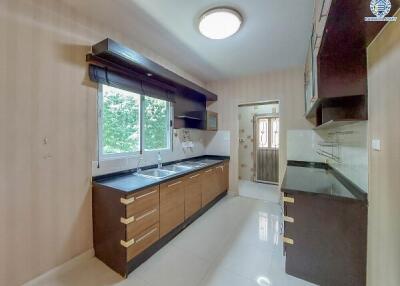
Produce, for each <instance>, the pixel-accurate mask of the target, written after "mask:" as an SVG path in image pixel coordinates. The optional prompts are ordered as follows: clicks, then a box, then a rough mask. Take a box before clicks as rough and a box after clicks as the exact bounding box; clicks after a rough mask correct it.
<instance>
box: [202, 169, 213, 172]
mask: <svg viewBox="0 0 400 286" xmlns="http://www.w3.org/2000/svg"><path fill="white" fill-rule="evenodd" d="M211 171H212V169H210V170H207V171H205V172H204V173H210V172H211Z"/></svg>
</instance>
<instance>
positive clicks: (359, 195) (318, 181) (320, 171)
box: [281, 161, 367, 202]
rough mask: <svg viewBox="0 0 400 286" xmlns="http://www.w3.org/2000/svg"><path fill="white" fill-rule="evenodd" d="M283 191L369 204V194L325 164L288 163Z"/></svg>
mask: <svg viewBox="0 0 400 286" xmlns="http://www.w3.org/2000/svg"><path fill="white" fill-rule="evenodd" d="M281 189H282V191H284V192H286V193H298V192H303V193H310V194H313V195H321V196H326V197H332V198H343V199H351V200H362V201H365V202H367V193H365V192H364V191H363V190H362V189H360V188H359V187H357V186H356V185H355V184H354V183H352V182H351V181H350V180H348V179H347V178H346V177H344V176H343V175H342V174H340V173H339V172H337V171H336V170H334V169H332V168H331V167H330V166H329V165H326V164H323V163H309V162H299V161H288V166H287V169H286V174H285V177H284V179H283V182H282V186H281Z"/></svg>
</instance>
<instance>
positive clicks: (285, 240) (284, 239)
mask: <svg viewBox="0 0 400 286" xmlns="http://www.w3.org/2000/svg"><path fill="white" fill-rule="evenodd" d="M282 240H283V242H284V243H286V244H290V245H293V244H294V241H293V239H291V238H287V237H284V236H282Z"/></svg>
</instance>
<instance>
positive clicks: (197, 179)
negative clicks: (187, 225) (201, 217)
mask: <svg viewBox="0 0 400 286" xmlns="http://www.w3.org/2000/svg"><path fill="white" fill-rule="evenodd" d="M202 176H203V173H202V172H197V173H194V174H191V175H189V176H187V177H186V178H185V183H186V185H185V219H187V218H189V217H191V216H192V215H193V214H194V213H196V212H197V211H198V210H200V209H201V185H202Z"/></svg>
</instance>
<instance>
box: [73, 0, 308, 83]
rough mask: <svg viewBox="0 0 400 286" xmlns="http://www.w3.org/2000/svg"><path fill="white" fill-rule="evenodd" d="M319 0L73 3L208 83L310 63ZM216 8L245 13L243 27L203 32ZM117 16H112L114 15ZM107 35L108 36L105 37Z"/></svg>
mask: <svg viewBox="0 0 400 286" xmlns="http://www.w3.org/2000/svg"><path fill="white" fill-rule="evenodd" d="M313 2H314V0H227V1H223V2H221V1H216V0H114V1H108V0H107V1H106V0H96V1H94V0H85V1H71V2H69V3H70V4H71V3H75V6H76V7H75V8H78V9H79V11H81V12H82V11H83V10H86V11H87V12H88V13H89V12H90V11H93V9H92V8H93V5H95V6H96V9H95V11H96V15H95V16H97V17H100V18H101V19H102V21H106V22H107V21H108V22H110V25H113V27H114V28H117V29H123V30H125V31H123V32H125V33H128V32H129V33H131V34H132V35H134V37H135V40H137V41H140V42H141V43H142V44H144V45H146V46H147V47H149V48H150V49H152V50H153V51H154V52H156V53H158V54H159V55H160V56H162V57H164V58H165V59H167V60H168V61H170V62H172V63H173V64H175V65H177V66H179V67H180V68H182V69H183V70H185V71H186V72H188V73H190V74H192V75H194V76H196V77H197V78H199V79H200V80H202V81H205V82H207V81H211V80H216V79H223V78H232V77H239V76H246V75H251V74H257V73H261V72H266V71H271V70H275V69H284V68H288V67H294V66H301V65H304V62H305V57H306V51H307V45H308V43H309V42H308V41H309V37H310V34H311V28H312V27H311V22H312V13H313ZM215 6H231V7H234V8H236V9H237V10H238V11H240V12H241V14H242V16H243V17H244V23H243V25H242V28H241V30H240V31H239V32H238V33H237V34H236V35H234V36H233V37H231V38H228V39H225V40H210V39H207V38H205V37H204V36H202V35H201V34H200V33H199V32H198V28H197V22H198V19H199V17H200V15H201V14H202V13H203V12H204V11H205V10H207V9H209V8H211V7H215ZM110 15H111V17H110ZM105 36H106V35H105Z"/></svg>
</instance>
